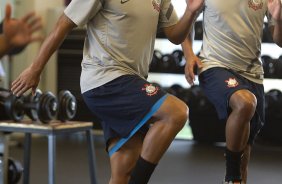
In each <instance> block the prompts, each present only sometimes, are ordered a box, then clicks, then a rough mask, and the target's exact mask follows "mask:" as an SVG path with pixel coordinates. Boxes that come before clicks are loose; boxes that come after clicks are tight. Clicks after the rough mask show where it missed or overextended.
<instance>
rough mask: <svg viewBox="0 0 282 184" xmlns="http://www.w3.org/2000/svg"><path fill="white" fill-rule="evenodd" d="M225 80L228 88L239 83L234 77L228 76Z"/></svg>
mask: <svg viewBox="0 0 282 184" xmlns="http://www.w3.org/2000/svg"><path fill="white" fill-rule="evenodd" d="M225 82H226V83H227V87H229V88H235V87H236V86H238V84H239V83H238V82H237V80H236V79H235V78H229V79H228V80H225Z"/></svg>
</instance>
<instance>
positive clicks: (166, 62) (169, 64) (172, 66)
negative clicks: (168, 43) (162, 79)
mask: <svg viewBox="0 0 282 184" xmlns="http://www.w3.org/2000/svg"><path fill="white" fill-rule="evenodd" d="M160 68H161V72H163V73H175V71H176V69H177V65H176V62H175V59H174V57H173V56H172V55H171V54H164V55H163V56H162V59H161V65H160Z"/></svg>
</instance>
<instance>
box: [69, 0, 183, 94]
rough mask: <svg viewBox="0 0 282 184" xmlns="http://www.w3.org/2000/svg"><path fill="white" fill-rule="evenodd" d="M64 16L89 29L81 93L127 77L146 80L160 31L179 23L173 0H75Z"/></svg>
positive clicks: (85, 46) (85, 44)
mask: <svg viewBox="0 0 282 184" xmlns="http://www.w3.org/2000/svg"><path fill="white" fill-rule="evenodd" d="M64 13H65V15H66V16H67V17H69V18H70V19H71V20H72V21H73V22H74V23H75V24H76V25H78V26H83V25H86V29H87V35H86V39H85V43H84V49H83V61H82V64H81V66H82V73H81V79H80V85H81V91H82V93H83V92H85V91H88V90H90V89H93V88H96V87H99V86H101V85H103V84H105V83H107V82H109V81H111V80H113V79H115V78H117V77H119V76H122V75H126V74H134V75H138V76H140V77H142V78H147V76H148V70H149V64H150V62H151V60H152V54H153V50H154V44H155V37H156V33H157V30H158V29H160V28H164V27H169V26H172V25H174V24H176V23H177V21H178V17H177V15H176V12H175V10H174V8H173V6H172V4H171V0H148V1H143V0H72V1H71V3H70V4H69V5H68V7H67V8H66V9H65V11H64Z"/></svg>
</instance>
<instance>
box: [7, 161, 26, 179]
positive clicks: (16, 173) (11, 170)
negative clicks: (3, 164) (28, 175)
mask: <svg viewBox="0 0 282 184" xmlns="http://www.w3.org/2000/svg"><path fill="white" fill-rule="evenodd" d="M23 170H24V169H23V166H22V164H21V163H20V162H19V161H17V160H14V159H13V158H8V184H17V183H18V182H19V181H20V179H21V176H22V174H23Z"/></svg>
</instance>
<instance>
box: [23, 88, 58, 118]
mask: <svg viewBox="0 0 282 184" xmlns="http://www.w3.org/2000/svg"><path fill="white" fill-rule="evenodd" d="M23 102H24V103H23V105H22V107H21V108H23V109H24V111H25V113H26V115H27V116H28V117H29V118H30V119H32V120H33V121H37V120H40V121H41V122H43V123H48V122H50V121H51V120H52V119H54V118H55V117H56V115H57V111H58V100H57V98H56V97H55V95H53V93H51V92H45V93H42V92H41V91H40V90H39V89H37V90H36V92H35V94H34V95H33V94H31V93H30V94H29V95H27V96H25V97H24V98H23Z"/></svg>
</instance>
